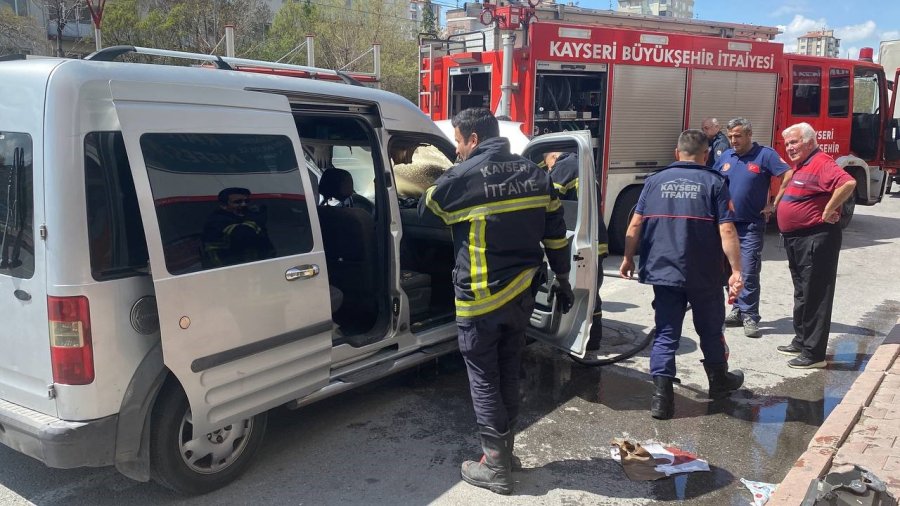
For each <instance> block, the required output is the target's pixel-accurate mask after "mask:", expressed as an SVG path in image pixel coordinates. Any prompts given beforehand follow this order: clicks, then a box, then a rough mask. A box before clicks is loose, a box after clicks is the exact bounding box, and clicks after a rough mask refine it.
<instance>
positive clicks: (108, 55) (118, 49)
mask: <svg viewBox="0 0 900 506" xmlns="http://www.w3.org/2000/svg"><path fill="white" fill-rule="evenodd" d="M130 53H136V54H146V55H151V56H162V57H166V58H180V59H184V60H197V61H202V62H209V63H213V64H215V66H216V68H218V69H221V70H238V71H240V70H245V71H249V72H258V71H259V70H258V69H265V70H274V71H277V70H286V71H291V72H294V73H302V74H305V75H304V76H298V77H309V78H312V79H315V78H316V77H318V76H319V75H323V76H332V77H337V78H340V79H341V80H342V81H344V82H345V83H347V84H350V85H353V86H364V85H363V83H361V82H360V81H358V80H357V79H354V78H353V77H351V76H349V75H348V74H346V73H344V72H341V71H339V70H332V69H326V68H320V67H308V66H306V65H291V64H288V63H277V62H269V61H263V60H249V59H246V58H233V57H228V56H219V55H214V54H203V53H189V52H186V51H171V50H168V49H155V48H150V47H139V46H110V47H105V48H103V49H101V50H99V51H96V52H94V53H91V54H89V55H87V56H85V57H84V59H85V60H93V61H114V60H116V58H118V57H120V56H122V55H125V54H130Z"/></svg>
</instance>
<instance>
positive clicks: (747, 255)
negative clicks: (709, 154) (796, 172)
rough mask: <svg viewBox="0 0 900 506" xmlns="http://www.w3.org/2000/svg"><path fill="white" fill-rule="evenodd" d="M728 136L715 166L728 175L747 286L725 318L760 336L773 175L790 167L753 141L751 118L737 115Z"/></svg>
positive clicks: (745, 284)
mask: <svg viewBox="0 0 900 506" xmlns="http://www.w3.org/2000/svg"><path fill="white" fill-rule="evenodd" d="M728 140H729V141H730V142H731V146H732V148H731V149H729V150H726V151H725V152H724V153H722V156H721V157H719V161H718V162H716V166H715V168H716V170H718V171H719V172H721V173H722V175H724V176H725V177H726V178H728V190H729V191H730V192H731V199H732V200H733V201H734V226H735V227H736V228H737V233H738V238H739V239H740V241H741V266H743V272H742V274H743V278H744V290H743V291H742V292H741V293H740V295H739V296H738V298H737V300H736V301H735V303H734V306H732V308H731V313H730V314H729V315H728V317H726V318H725V324H726V325H728V326H729V327H738V326H741V325H743V326H744V335H745V336H747V337H760V336H761V335H762V333H761V332H760V331H759V319H760V317H759V293H760V283H759V274H760V271H761V270H762V249H763V240H764V236H765V233H766V222H767V221H769V217H770V216H771V215H772V213H773V212H774V211H775V207H774V206H773V205H772V197H770V196H769V187H770V185H771V183H772V177H773V176H781V175H782V174H784V173H785V172H787V171H788V169H789V167H788V165H787V164H786V163H785V162H784V160H782V159H781V157H779V156H778V153H776V152H775V150H774V149H772V148H770V147H766V146H760V145H759V144H757V143H755V142H753V128H752V126H751V125H750V121H749V120H747V119H744V118H735V119H733V120H731V121H729V122H728Z"/></svg>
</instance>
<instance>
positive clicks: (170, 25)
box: [103, 0, 272, 54]
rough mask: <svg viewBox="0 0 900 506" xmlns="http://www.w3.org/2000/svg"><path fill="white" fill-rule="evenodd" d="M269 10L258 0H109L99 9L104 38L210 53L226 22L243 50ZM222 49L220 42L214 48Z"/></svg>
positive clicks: (255, 39) (260, 34)
mask: <svg viewBox="0 0 900 506" xmlns="http://www.w3.org/2000/svg"><path fill="white" fill-rule="evenodd" d="M271 16H272V13H271V10H270V9H269V7H268V6H267V5H266V3H265V2H264V1H263V0H112V1H110V3H108V4H107V6H106V10H105V11H104V15H103V42H104V45H114V44H131V45H136V46H148V47H157V48H161V49H172V50H180V51H190V52H197V53H210V52H212V51H213V49H214V48H216V46H217V44H219V42H220V41H221V40H222V37H223V36H224V34H225V25H228V24H231V25H234V26H235V27H236V28H235V47H236V48H244V49H245V50H247V49H248V48H253V47H256V46H258V45H260V44H261V43H262V41H263V40H264V39H265V32H266V27H267V24H268V21H269V19H271ZM223 50H224V46H223V45H221V44H219V46H218V49H217V50H216V52H217V53H219V54H221V53H222V52H223Z"/></svg>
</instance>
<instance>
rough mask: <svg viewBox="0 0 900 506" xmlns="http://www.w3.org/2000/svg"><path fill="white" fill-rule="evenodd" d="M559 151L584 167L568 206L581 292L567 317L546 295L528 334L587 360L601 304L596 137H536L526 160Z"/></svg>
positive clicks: (573, 277)
mask: <svg viewBox="0 0 900 506" xmlns="http://www.w3.org/2000/svg"><path fill="white" fill-rule="evenodd" d="M554 151H566V152H572V153H577V154H578V161H579V172H578V200H577V201H563V202H562V204H563V207H564V208H565V212H566V228H567V229H568V237H569V243H570V245H571V251H572V270H571V273H570V275H569V280H570V283H571V284H572V289H573V291H574V292H575V303H574V305H573V306H572V309H571V310H570V311H569V312H568V313H566V314H561V313H560V311H559V308H558V307H557V305H556V304H555V301H553V300H550V299H549V298H548V295H549V293H548V292H547V291H546V290H542V291H541V292H540V293H538V296H537V297H536V299H537V300H536V305H535V310H534V313H533V314H532V317H531V327H530V328H529V330H528V334H529V335H530V336H532V337H534V338H535V339H537V340H539V341H543V342H545V343H547V344H549V345H551V346H553V347H556V348H559V349H561V350H563V351H565V352H568V353H571V354H572V355H575V356H577V357H582V358H583V357H584V355H585V349H586V348H587V341H588V338H589V337H590V330H591V315H592V314H593V311H594V302H595V301H596V298H597V269H598V262H597V239H598V232H597V231H598V229H599V214H598V210H599V209H600V203H599V201H598V194H597V185H596V177H595V176H594V162H593V160H594V154H593V149H591V137H590V132H588V131H586V130H583V131H579V132H557V133H550V134H546V135H542V136H540V137H536V138H535V139H533V140H532V141H531V142H529V143H528V146H527V147H526V148H525V151H524V152H523V153H522V156H524V157H525V158H528V159H530V160H532V161H539V160H540V159H541V155H542V154H544V153H547V152H554ZM551 280H552V273H551ZM548 286H549V282H548Z"/></svg>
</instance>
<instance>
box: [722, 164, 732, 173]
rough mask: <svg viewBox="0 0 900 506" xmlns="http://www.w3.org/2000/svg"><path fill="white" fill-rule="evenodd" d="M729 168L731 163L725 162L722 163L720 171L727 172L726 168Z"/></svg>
mask: <svg viewBox="0 0 900 506" xmlns="http://www.w3.org/2000/svg"><path fill="white" fill-rule="evenodd" d="M730 168H731V164H730V163H726V164H724V165H722V172H728V169H730Z"/></svg>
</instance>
